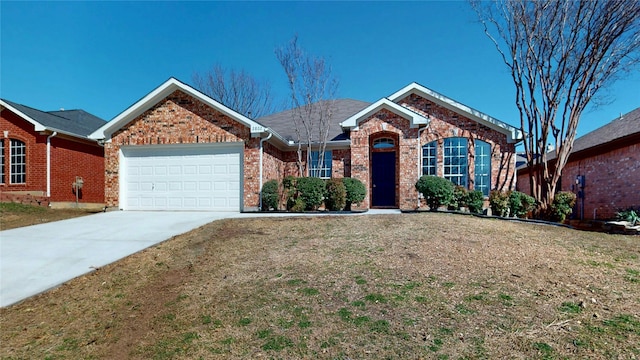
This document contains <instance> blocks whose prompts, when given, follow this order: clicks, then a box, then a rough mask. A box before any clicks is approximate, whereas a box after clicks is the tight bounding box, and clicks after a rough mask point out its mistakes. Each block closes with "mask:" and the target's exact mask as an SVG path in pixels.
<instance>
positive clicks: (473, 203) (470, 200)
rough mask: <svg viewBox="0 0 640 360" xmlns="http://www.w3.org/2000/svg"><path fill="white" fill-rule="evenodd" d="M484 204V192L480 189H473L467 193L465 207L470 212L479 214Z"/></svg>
mask: <svg viewBox="0 0 640 360" xmlns="http://www.w3.org/2000/svg"><path fill="white" fill-rule="evenodd" d="M483 205H484V194H483V193H482V191H481V190H473V191H469V192H468V193H467V207H468V208H469V211H470V212H472V213H476V214H480V213H481V212H482V206H483Z"/></svg>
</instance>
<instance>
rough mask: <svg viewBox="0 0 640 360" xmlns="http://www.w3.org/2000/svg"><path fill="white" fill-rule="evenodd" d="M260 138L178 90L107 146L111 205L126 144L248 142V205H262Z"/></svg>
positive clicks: (115, 201)
mask: <svg viewBox="0 0 640 360" xmlns="http://www.w3.org/2000/svg"><path fill="white" fill-rule="evenodd" d="M259 141H260V139H258V138H251V134H250V129H249V128H248V127H247V126H245V125H242V124H240V123H238V122H236V121H235V120H233V119H231V118H230V117H228V116H226V115H224V114H222V113H221V112H219V111H217V110H215V109H214V108H212V107H210V106H208V105H206V104H204V103H202V102H201V101H199V100H197V99H195V98H192V97H191V96H189V95H187V94H185V93H183V92H181V91H179V90H176V91H175V92H174V93H172V94H171V95H169V96H167V97H166V98H165V99H163V100H162V101H160V102H158V104H156V105H155V106H153V107H152V108H151V109H149V110H147V111H145V112H144V113H143V114H141V115H140V116H138V117H137V118H135V119H134V120H133V121H131V122H130V123H129V124H127V125H125V126H123V127H122V128H121V129H120V130H119V131H118V132H116V133H114V134H113V135H112V137H111V142H110V143H107V144H106V145H105V157H106V159H105V161H106V164H105V170H106V179H105V182H106V187H105V199H106V202H107V206H118V202H119V184H118V182H119V176H118V174H119V150H120V147H121V146H125V145H152V144H153V145H157V144H196V143H216V142H244V166H243V172H244V181H243V183H244V194H243V201H244V208H245V209H251V208H257V207H258V206H259V193H260V189H259V182H260V179H259V171H260V169H259V167H258V163H259V158H260V152H259V145H260V144H259Z"/></svg>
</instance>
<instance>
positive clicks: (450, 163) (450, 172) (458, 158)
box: [443, 137, 469, 188]
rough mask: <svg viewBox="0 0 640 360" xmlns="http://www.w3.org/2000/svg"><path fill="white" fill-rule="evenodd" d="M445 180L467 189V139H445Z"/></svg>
mask: <svg viewBox="0 0 640 360" xmlns="http://www.w3.org/2000/svg"><path fill="white" fill-rule="evenodd" d="M443 148H444V149H443V150H444V156H443V160H444V178H445V179H448V180H451V182H452V183H454V184H456V185H460V186H464V187H465V188H466V187H467V186H468V171H467V157H468V156H469V154H468V151H467V139H466V138H462V137H453V138H447V139H444V146H443Z"/></svg>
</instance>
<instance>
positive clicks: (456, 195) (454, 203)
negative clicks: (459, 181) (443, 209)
mask: <svg viewBox="0 0 640 360" xmlns="http://www.w3.org/2000/svg"><path fill="white" fill-rule="evenodd" d="M467 195H468V191H467V189H466V188H465V187H464V186H460V185H456V186H455V187H454V188H453V199H452V200H451V202H450V203H449V209H451V210H458V209H460V208H461V207H465V206H467Z"/></svg>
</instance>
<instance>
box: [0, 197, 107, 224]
mask: <svg viewBox="0 0 640 360" xmlns="http://www.w3.org/2000/svg"><path fill="white" fill-rule="evenodd" d="M95 212H97V210H96V209H50V208H48V207H44V206H33V205H23V204H17V203H8V202H3V203H0V230H9V229H15V228H19V227H23V226H30V225H37V224H43V223H47V222H51V221H60V220H65V219H71V218H74V217H79V216H85V215H90V214H93V213H95Z"/></svg>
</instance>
